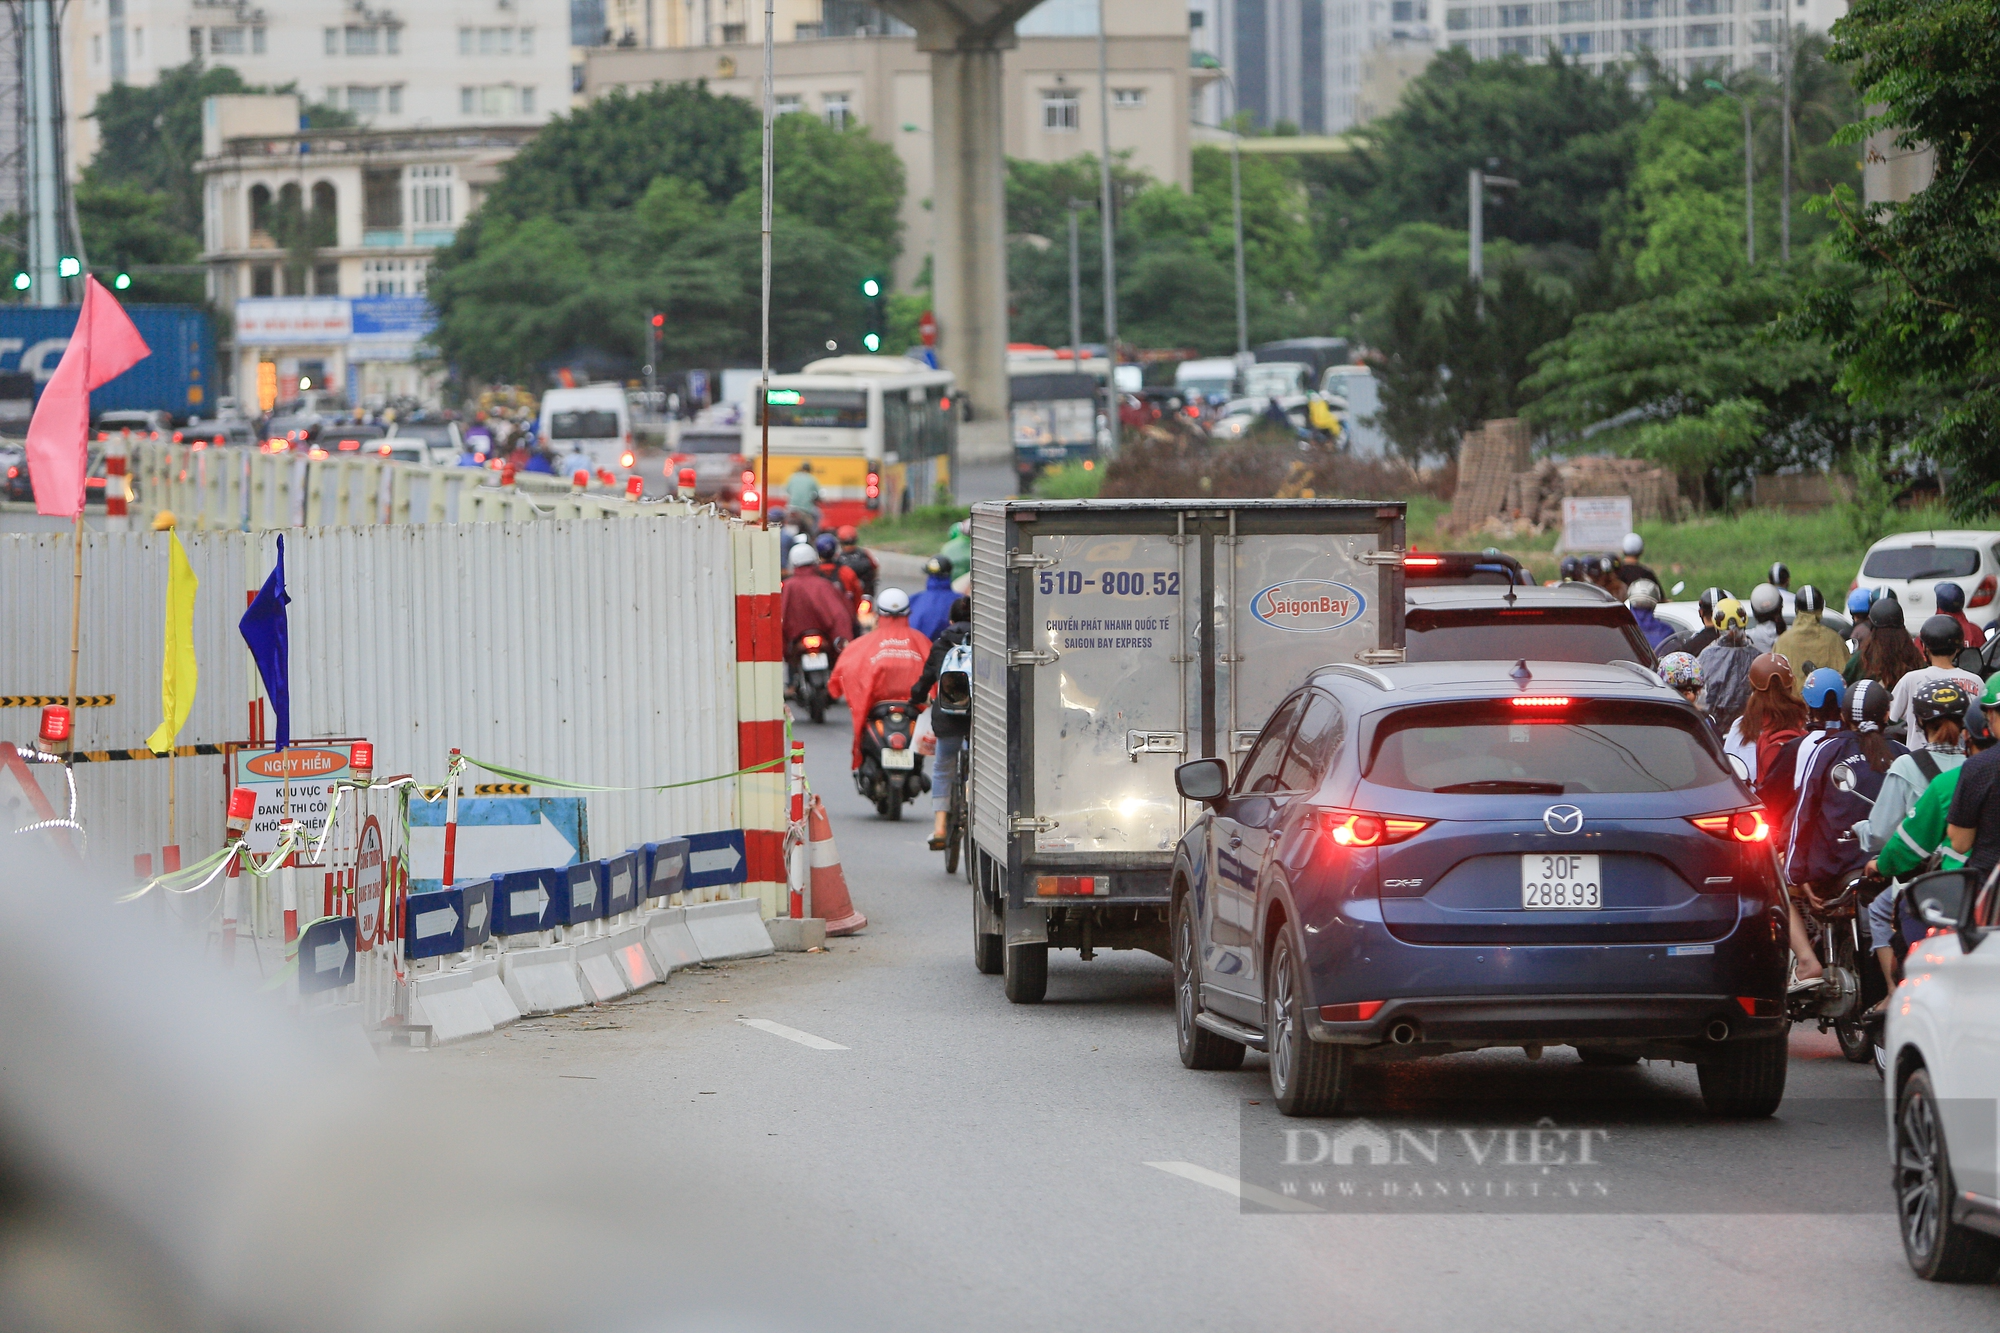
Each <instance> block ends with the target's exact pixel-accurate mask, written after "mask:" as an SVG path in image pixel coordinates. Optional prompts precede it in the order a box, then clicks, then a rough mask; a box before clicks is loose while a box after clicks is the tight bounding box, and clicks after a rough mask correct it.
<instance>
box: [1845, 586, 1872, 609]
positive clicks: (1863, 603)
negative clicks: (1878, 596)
mask: <svg viewBox="0 0 2000 1333" xmlns="http://www.w3.org/2000/svg"><path fill="white" fill-rule="evenodd" d="M1874 604H1875V594H1874V593H1872V592H1870V591H1868V589H1866V588H1856V589H1855V590H1854V591H1853V592H1851V593H1849V594H1847V614H1849V615H1850V616H1865V615H1867V614H1868V608H1869V607H1871V606H1873V605H1874Z"/></svg>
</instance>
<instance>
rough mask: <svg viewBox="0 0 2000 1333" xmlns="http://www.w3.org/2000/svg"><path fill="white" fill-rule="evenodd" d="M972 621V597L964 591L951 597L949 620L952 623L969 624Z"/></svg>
mask: <svg viewBox="0 0 2000 1333" xmlns="http://www.w3.org/2000/svg"><path fill="white" fill-rule="evenodd" d="M971 621H972V599H971V598H970V597H967V596H966V595H965V594H964V593H960V594H959V595H958V596H956V597H954V598H952V599H951V622H950V623H952V624H954V625H960V624H970V623H971Z"/></svg>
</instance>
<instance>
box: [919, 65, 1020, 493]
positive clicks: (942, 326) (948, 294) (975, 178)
mask: <svg viewBox="0 0 2000 1333" xmlns="http://www.w3.org/2000/svg"><path fill="white" fill-rule="evenodd" d="M1000 56H1001V52H1000V50H999V49H998V48H997V47H991V46H989V47H985V48H983V49H973V50H951V51H933V52H932V53H931V117H932V127H933V133H934V135H935V138H936V162H935V167H934V170H935V173H936V189H935V192H934V194H933V196H932V203H931V207H932V210H933V215H934V217H935V219H936V222H935V226H936V233H935V234H936V237H937V240H936V248H935V250H934V251H933V252H932V282H933V283H934V285H935V293H934V299H935V300H936V303H937V313H938V325H939V335H938V346H939V351H940V354H941V359H942V360H943V361H944V364H945V365H946V367H947V368H949V369H950V370H952V371H953V372H954V373H956V374H957V376H958V383H959V391H960V392H961V393H963V394H965V395H966V396H967V398H968V399H969V401H970V402H971V404H972V410H973V419H972V420H971V421H969V422H961V423H960V426H959V459H960V461H961V462H966V463H981V462H985V463H991V462H1002V461H1005V460H1006V459H1007V458H1008V457H1010V455H1011V453H1012V448H1013V445H1012V436H1011V432H1010V430H1009V426H1008V419H1007V418H1008V413H1007V396H1008V395H1007V162H1006V156H1005V154H1004V152H1003V151H1002V141H1001V114H1002V112H1001V108H1002V105H1003V99H1002V89H1001V82H1000Z"/></svg>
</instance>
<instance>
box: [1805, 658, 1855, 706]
mask: <svg viewBox="0 0 2000 1333" xmlns="http://www.w3.org/2000/svg"><path fill="white" fill-rule="evenodd" d="M1846 691H1847V682H1846V681H1845V680H1843V679H1842V678H1841V675H1840V673H1839V672H1838V671H1835V670H1834V669H1833V668H1832V667H1821V668H1819V669H1818V670H1817V671H1815V672H1813V673H1812V674H1811V675H1810V676H1807V677H1806V685H1805V696H1806V707H1808V708H1825V707H1827V706H1828V705H1829V704H1831V705H1832V706H1833V707H1835V708H1838V707H1840V701H1841V697H1842V696H1843V695H1844V694H1845V693H1846Z"/></svg>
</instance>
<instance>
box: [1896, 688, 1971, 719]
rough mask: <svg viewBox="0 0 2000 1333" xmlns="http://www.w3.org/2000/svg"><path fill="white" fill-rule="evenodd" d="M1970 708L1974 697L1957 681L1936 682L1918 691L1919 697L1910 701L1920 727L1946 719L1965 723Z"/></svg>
mask: <svg viewBox="0 0 2000 1333" xmlns="http://www.w3.org/2000/svg"><path fill="white" fill-rule="evenodd" d="M1970 707H1972V696H1971V695H1969V694H1967V693H1966V692H1965V687H1964V686H1963V685H1960V684H1959V683H1958V682H1957V681H1955V680H1934V681H1932V682H1931V683H1930V684H1928V685H1926V686H1924V687H1923V688H1922V689H1921V690H1918V691H1917V697H1916V698H1914V699H1912V700H1911V701H1910V709H1911V711H1912V712H1914V713H1915V714H1916V718H1917V725H1918V726H1920V727H1928V726H1929V725H1930V724H1931V723H1933V722H1937V721H1939V720H1941V719H1945V718H1949V719H1951V720H1952V721H1954V722H1963V721H1964V720H1965V710H1966V709H1968V708H1970Z"/></svg>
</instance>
